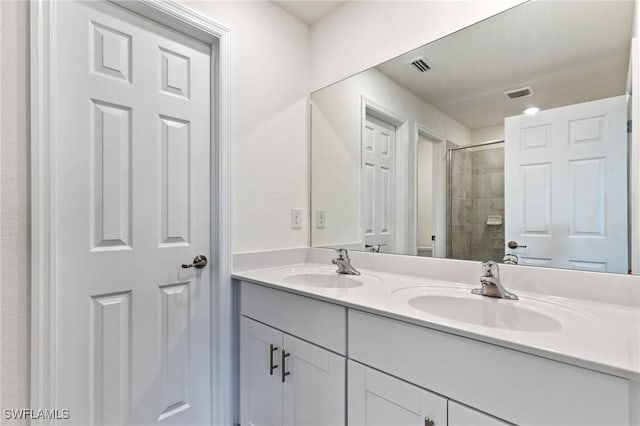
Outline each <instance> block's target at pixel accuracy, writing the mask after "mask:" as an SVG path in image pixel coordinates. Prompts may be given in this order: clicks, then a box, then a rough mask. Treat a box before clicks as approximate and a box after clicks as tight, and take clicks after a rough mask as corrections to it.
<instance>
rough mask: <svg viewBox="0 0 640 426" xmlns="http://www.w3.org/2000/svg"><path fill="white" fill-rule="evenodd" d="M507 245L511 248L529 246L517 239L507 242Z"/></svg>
mask: <svg viewBox="0 0 640 426" xmlns="http://www.w3.org/2000/svg"><path fill="white" fill-rule="evenodd" d="M507 246H509V248H510V249H517V248H527V246H521V245H520V244H518V243H517V242H515V241H509V242H508V243H507Z"/></svg>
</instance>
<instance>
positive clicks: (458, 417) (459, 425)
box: [449, 400, 512, 426]
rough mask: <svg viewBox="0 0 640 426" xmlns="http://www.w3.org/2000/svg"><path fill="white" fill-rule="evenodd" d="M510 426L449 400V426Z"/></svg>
mask: <svg viewBox="0 0 640 426" xmlns="http://www.w3.org/2000/svg"><path fill="white" fill-rule="evenodd" d="M511 424H512V423H507V422H505V421H502V420H499V419H496V418H495V417H491V416H489V415H488V414H485V413H481V412H480V411H476V410H474V409H473V408H469V407H467V406H465V405H462V404H458V403H457V402H455V401H451V400H449V426H507V425H511Z"/></svg>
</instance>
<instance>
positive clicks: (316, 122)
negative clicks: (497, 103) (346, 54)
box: [311, 69, 471, 246]
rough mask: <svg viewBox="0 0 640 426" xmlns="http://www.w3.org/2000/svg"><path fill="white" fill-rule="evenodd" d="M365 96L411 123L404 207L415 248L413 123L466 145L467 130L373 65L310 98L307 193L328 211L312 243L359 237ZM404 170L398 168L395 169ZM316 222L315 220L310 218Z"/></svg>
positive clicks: (317, 206) (344, 241)
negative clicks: (363, 99)
mask: <svg viewBox="0 0 640 426" xmlns="http://www.w3.org/2000/svg"><path fill="white" fill-rule="evenodd" d="M362 96H365V97H366V98H367V99H369V100H370V101H373V102H375V103H376V104H379V105H381V106H383V107H384V108H386V109H387V110H389V111H391V112H393V113H394V114H395V115H398V116H400V117H402V118H403V119H404V120H407V121H408V122H409V148H408V151H409V155H410V157H409V164H408V165H407V168H406V172H407V174H408V176H409V182H410V185H409V188H408V195H407V198H408V199H409V204H408V206H407V210H408V211H409V212H412V214H411V216H410V218H409V220H408V222H409V223H408V227H409V232H410V233H412V234H413V235H412V236H413V237H414V238H408V239H407V241H408V242H409V244H411V245H413V246H415V226H412V223H414V221H413V218H414V217H415V211H416V210H415V208H416V206H415V198H414V197H413V194H415V165H414V157H415V154H414V150H415V144H416V141H415V134H414V129H415V124H416V123H419V124H421V125H423V126H425V127H427V128H429V129H431V130H433V131H434V132H437V133H439V134H441V135H442V136H444V137H446V138H447V139H448V140H451V141H452V142H454V143H456V144H458V145H467V144H469V143H470V142H471V132H470V131H469V129H467V128H466V127H465V126H464V125H462V124H460V123H458V122H457V121H455V120H454V119H453V118H451V117H449V116H448V115H445V114H444V113H442V112H441V111H439V110H438V109H436V108H435V107H433V106H432V105H429V104H427V103H425V102H424V101H422V100H421V99H420V98H418V97H417V96H416V95H414V94H413V93H411V92H409V91H408V90H407V89H405V88H404V87H402V86H400V85H399V84H397V83H396V82H395V81H393V80H391V79H390V78H389V77H387V76H386V75H385V74H383V73H381V72H380V71H378V70H376V69H370V70H367V71H365V72H363V73H360V74H358V75H355V76H353V77H350V78H348V79H346V80H342V81H341V82H339V83H338V84H335V85H332V86H329V87H327V88H324V89H323V90H320V91H318V92H315V93H314V94H313V97H312V100H313V103H312V126H311V138H312V141H313V143H312V146H311V151H312V153H311V156H312V158H313V163H312V168H311V173H312V176H311V192H312V194H313V199H312V206H311V209H312V212H313V213H314V214H315V210H316V209H322V210H325V212H326V225H325V228H324V229H317V228H316V227H315V223H314V224H313V225H314V226H312V238H311V240H312V243H313V245H314V246H332V245H345V244H350V243H354V242H359V241H361V240H362V235H361V226H360V168H361V167H360V147H361V140H360V135H361V122H362V118H361V115H362V108H361V97H362ZM402 171H405V170H398V173H400V172H402ZM313 222H315V219H314V220H313Z"/></svg>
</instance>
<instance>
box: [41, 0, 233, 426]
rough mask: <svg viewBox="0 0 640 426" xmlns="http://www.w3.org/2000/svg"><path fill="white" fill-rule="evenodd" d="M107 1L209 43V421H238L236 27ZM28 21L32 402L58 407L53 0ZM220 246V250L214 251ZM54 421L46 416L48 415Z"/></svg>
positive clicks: (163, 8) (155, 5)
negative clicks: (234, 293) (235, 358)
mask: <svg viewBox="0 0 640 426" xmlns="http://www.w3.org/2000/svg"><path fill="white" fill-rule="evenodd" d="M105 1H110V2H112V3H113V4H115V5H117V6H119V7H122V8H125V9H127V10H128V11H130V12H132V13H136V14H138V15H141V16H143V17H145V18H148V19H150V20H152V21H154V22H156V23H158V24H161V25H164V26H166V27H169V28H171V29H173V30H176V31H178V32H181V33H183V34H185V35H187V36H189V37H192V38H195V39H197V40H199V41H202V42H204V43H206V44H208V45H210V46H211V95H210V99H211V123H212V125H213V128H214V129H215V131H212V132H211V133H210V134H211V173H210V175H211V224H212V226H211V253H212V256H211V257H212V258H214V259H213V260H216V261H214V262H211V309H212V314H211V339H212V340H211V341H212V348H211V349H212V351H211V354H212V358H213V359H212V363H213V366H212V367H213V368H212V376H211V386H212V389H211V421H212V424H231V423H232V422H233V409H232V407H233V405H232V404H233V395H234V393H233V359H232V353H231V348H233V340H232V339H233V336H232V327H231V324H232V318H233V304H232V287H231V285H232V283H231V269H232V249H231V124H230V116H231V109H230V98H231V93H230V90H231V31H230V29H229V28H227V27H225V26H224V25H221V24H219V23H217V22H215V21H213V20H211V19H209V18H208V17H206V16H204V15H202V14H200V13H198V12H195V11H193V10H191V9H189V8H187V7H185V6H182V5H180V4H178V3H176V2H175V1H173V0H135V1H130V2H120V1H116V0H105ZM30 25H31V29H30V31H31V34H30V36H31V40H30V44H31V47H30V50H31V58H30V59H31V74H30V80H31V82H30V88H31V95H30V101H31V107H30V108H31V111H30V112H31V138H30V151H31V176H30V178H31V184H30V188H31V259H30V261H31V280H30V283H31V327H30V330H31V350H30V352H31V363H30V376H31V379H30V386H31V389H30V394H31V396H30V403H31V406H32V407H41V408H47V407H49V408H52V407H56V406H57V405H56V401H57V395H56V381H55V380H56V375H55V365H56V345H57V340H56V325H55V318H56V284H57V283H56V237H57V235H56V233H57V229H56V217H55V212H56V195H55V194H56V189H57V187H56V180H55V176H56V165H55V158H56V141H55V130H56V129H55V123H56V117H55V105H56V99H57V92H56V87H55V81H56V76H55V70H56V64H55V60H56V40H55V34H56V1H50V0H33V1H32V2H31V5H30ZM214 253H215V255H213V254H214ZM46 423H47V424H49V422H46Z"/></svg>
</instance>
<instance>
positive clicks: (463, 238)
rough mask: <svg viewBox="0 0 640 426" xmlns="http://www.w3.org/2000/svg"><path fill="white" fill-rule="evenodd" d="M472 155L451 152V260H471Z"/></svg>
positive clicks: (462, 151)
mask: <svg viewBox="0 0 640 426" xmlns="http://www.w3.org/2000/svg"><path fill="white" fill-rule="evenodd" d="M471 158H472V153H471V152H469V151H467V150H466V149H461V150H457V151H452V152H451V170H450V173H451V174H450V177H451V188H450V190H451V198H450V200H451V205H450V209H451V214H450V215H449V220H450V223H449V226H448V229H449V231H450V234H449V242H450V244H449V251H448V252H447V257H449V258H451V259H471V254H472V242H473V240H472V238H471V232H472V230H473V220H472V218H473V214H472V213H473V199H472V193H473V180H472V175H471V170H472V164H471Z"/></svg>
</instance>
